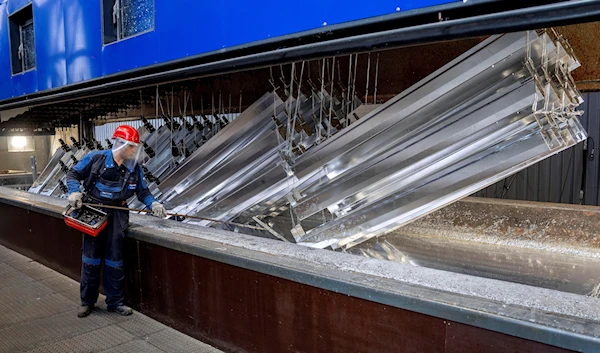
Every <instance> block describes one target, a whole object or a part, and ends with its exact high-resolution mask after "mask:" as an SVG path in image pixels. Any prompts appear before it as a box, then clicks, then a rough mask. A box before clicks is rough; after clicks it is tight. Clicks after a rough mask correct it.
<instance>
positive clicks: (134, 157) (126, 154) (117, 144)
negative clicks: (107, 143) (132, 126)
mask: <svg viewBox="0 0 600 353" xmlns="http://www.w3.org/2000/svg"><path fill="white" fill-rule="evenodd" d="M113 141H114V142H113V147H112V153H113V157H114V158H115V160H118V159H122V160H123V164H124V165H125V167H127V168H128V169H130V170H132V169H133V168H134V167H135V165H136V163H138V162H140V159H141V157H142V151H143V148H141V147H140V146H139V144H137V143H134V142H130V141H127V140H123V139H121V138H116V139H114V140H113Z"/></svg>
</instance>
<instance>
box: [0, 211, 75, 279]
mask: <svg viewBox="0 0 600 353" xmlns="http://www.w3.org/2000/svg"><path fill="white" fill-rule="evenodd" d="M0 215H1V216H0V244H2V245H4V246H6V247H8V248H10V249H13V250H15V251H17V252H19V253H21V254H23V255H25V256H27V257H29V258H31V259H33V260H35V261H38V262H40V263H41V264H43V265H45V266H48V267H50V268H52V269H54V270H56V271H58V272H61V273H63V274H65V275H67V276H69V277H71V278H73V279H75V280H77V281H79V279H80V278H81V244H82V235H81V234H82V233H81V232H77V231H75V230H74V229H72V228H69V227H67V226H66V225H65V224H64V221H63V220H62V219H59V218H55V217H51V216H48V215H45V214H41V213H37V212H33V211H29V210H26V209H23V208H19V207H15V206H9V205H6V204H3V203H0Z"/></svg>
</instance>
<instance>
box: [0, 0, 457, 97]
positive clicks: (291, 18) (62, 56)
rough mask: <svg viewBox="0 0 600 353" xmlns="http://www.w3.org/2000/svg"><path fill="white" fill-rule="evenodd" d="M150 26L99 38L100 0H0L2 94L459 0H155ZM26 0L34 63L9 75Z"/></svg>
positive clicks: (13, 94)
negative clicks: (302, 0)
mask: <svg viewBox="0 0 600 353" xmlns="http://www.w3.org/2000/svg"><path fill="white" fill-rule="evenodd" d="M154 1H155V4H154V6H155V18H154V29H153V30H151V31H149V32H145V33H142V34H140V35H137V36H133V37H130V38H127V39H124V40H121V41H118V42H114V43H111V44H107V45H103V42H102V9H101V7H102V6H101V0H33V1H31V0H0V101H2V100H5V99H10V98H17V97H20V96H25V95H29V94H32V93H36V92H44V91H48V90H52V89H55V88H60V87H64V86H67V85H71V84H75V83H80V82H84V81H88V80H92V79H96V78H101V77H104V76H107V75H113V74H118V73H122V72H125V71H128V70H132V69H136V68H141V67H147V66H149V65H154V64H163V63H167V62H170V61H174V60H178V59H185V58H188V57H193V56H197V55H200V54H205V53H210V52H216V51H223V50H227V49H228V48H231V47H234V46H239V45H242V44H249V43H253V42H257V41H263V40H268V39H273V38H278V37H281V36H285V35H289V34H294V33H299V32H303V31H307V30H311V29H317V28H322V27H323V25H324V23H326V24H327V26H330V25H334V24H340V23H345V22H349V21H355V20H360V19H366V18H371V17H375V16H382V15H386V14H392V13H395V12H397V11H398V9H400V10H401V11H402V12H403V11H406V10H413V9H417V8H423V7H428V6H433V5H439V4H443V3H449V2H462V0H412V1H411V0H396V1H391V0H378V1H332V0H323V1H320V2H318V3H315V4H314V6H309V4H305V6H299V4H297V3H292V2H281V1H273V0H262V1H259V2H256V1H241V0H236V1H229V2H225V1H198V0H154ZM28 4H32V7H33V19H34V32H35V50H36V61H37V64H36V67H35V69H33V70H30V71H26V72H23V73H20V74H16V75H12V71H11V61H10V55H9V53H10V45H9V16H10V15H12V14H14V13H15V12H17V11H19V10H20V9H22V8H23V7H24V6H27V5H28Z"/></svg>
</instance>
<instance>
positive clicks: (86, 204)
mask: <svg viewBox="0 0 600 353" xmlns="http://www.w3.org/2000/svg"><path fill="white" fill-rule="evenodd" d="M84 205H85V206H90V207H98V208H110V209H113V210H121V211H131V212H143V213H150V212H152V211H149V210H142V209H138V208H127V207H119V206H109V205H99V204H94V203H84ZM167 216H175V217H185V218H191V219H199V220H202V221H209V222H216V223H223V224H230V225H232V226H237V227H244V228H249V229H256V230H266V229H265V228H261V227H256V226H251V225H248V224H242V223H236V222H228V221H220V220H218V219H211V218H205V217H199V216H189V215H184V214H179V213H168V212H167Z"/></svg>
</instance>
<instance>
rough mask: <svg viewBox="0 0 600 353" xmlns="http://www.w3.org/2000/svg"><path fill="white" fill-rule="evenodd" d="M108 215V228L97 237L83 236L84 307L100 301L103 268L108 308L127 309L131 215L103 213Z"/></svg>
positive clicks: (125, 212)
mask: <svg viewBox="0 0 600 353" xmlns="http://www.w3.org/2000/svg"><path fill="white" fill-rule="evenodd" d="M103 211H105V212H106V213H107V214H108V216H109V217H108V224H107V226H106V228H105V229H104V230H103V231H101V232H100V234H98V235H97V236H96V237H92V236H90V235H87V234H84V235H83V256H82V268H81V287H80V294H81V304H82V305H93V304H95V303H96V301H97V300H98V290H99V289H100V272H101V269H102V268H103V271H102V272H103V276H102V284H103V287H104V294H106V305H107V307H108V308H109V309H110V308H115V307H117V306H120V305H123V301H124V299H125V295H124V292H123V285H124V284H123V281H124V279H125V272H124V271H123V256H122V253H123V238H124V236H125V233H124V232H125V231H126V229H127V226H128V223H129V213H128V212H127V211H118V210H110V209H103Z"/></svg>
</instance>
